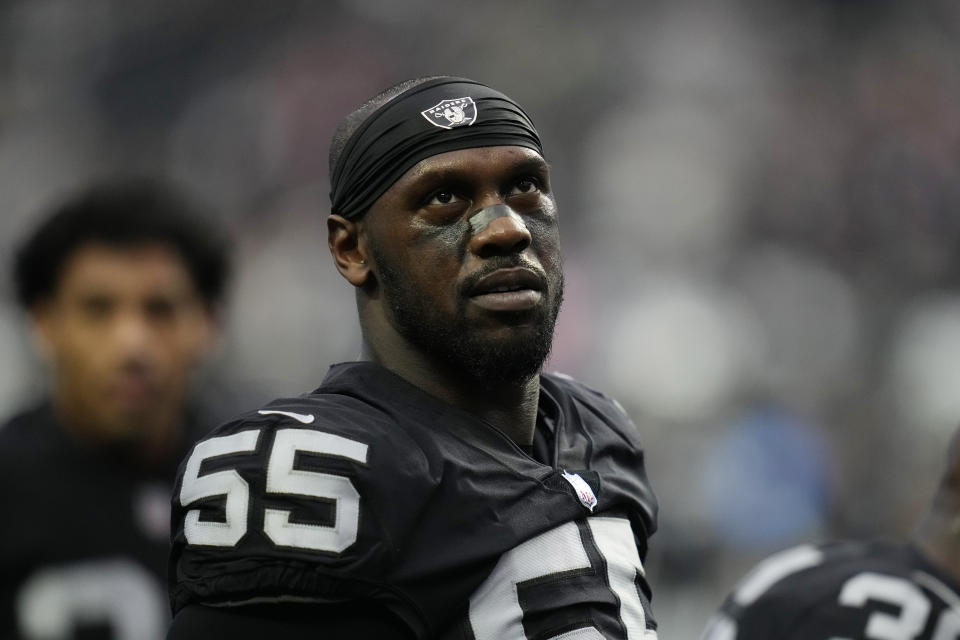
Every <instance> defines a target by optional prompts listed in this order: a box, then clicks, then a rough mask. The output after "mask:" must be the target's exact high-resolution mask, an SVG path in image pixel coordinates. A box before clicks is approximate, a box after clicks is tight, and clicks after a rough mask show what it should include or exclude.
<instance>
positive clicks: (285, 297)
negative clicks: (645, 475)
mask: <svg viewBox="0 0 960 640" xmlns="http://www.w3.org/2000/svg"><path fill="white" fill-rule="evenodd" d="M435 73H449V74H455V75H464V76H468V77H471V78H474V79H477V80H480V81H483V82H486V83H488V84H491V85H493V86H494V87H497V88H499V89H501V90H503V91H504V92H505V93H507V94H509V95H511V96H512V97H514V98H515V99H516V100H518V101H519V102H520V103H521V104H523V105H524V106H525V107H526V108H527V110H528V112H529V113H530V114H531V116H532V117H533V119H534V121H535V122H536V123H537V125H538V128H539V129H540V133H541V136H542V138H543V140H544V144H545V148H546V153H547V155H548V159H549V160H550V161H551V163H552V165H553V170H554V190H555V192H556V194H557V199H558V202H559V205H560V211H561V220H562V227H561V229H562V235H563V239H564V245H565V259H566V262H565V268H566V273H567V280H568V288H567V290H568V293H567V301H566V306H565V308H564V310H563V312H562V314H561V320H560V323H559V329H558V338H557V342H556V346H555V349H554V354H553V356H552V359H551V362H550V367H551V368H552V369H556V370H560V371H563V372H565V373H569V374H571V375H574V376H576V377H578V378H580V379H581V380H583V381H584V382H586V383H588V384H589V385H591V386H594V387H596V388H599V389H602V390H604V391H607V392H609V393H611V394H613V395H614V396H616V397H617V398H618V399H619V400H620V401H621V403H622V404H624V406H625V407H626V408H627V409H628V411H629V412H630V414H631V415H632V416H633V418H634V421H635V422H636V423H637V425H638V426H639V428H640V430H641V432H642V435H643V439H644V442H645V443H646V449H647V456H648V471H649V474H650V477H651V479H652V481H653V484H654V488H655V489H656V490H657V492H658V494H659V497H660V499H661V503H662V511H661V527H660V530H659V531H658V533H657V534H656V535H655V536H654V538H653V541H652V546H653V550H652V553H651V556H650V558H649V562H648V573H649V574H650V577H651V581H652V582H653V584H654V588H655V599H654V608H655V610H656V612H657V617H658V618H659V620H660V623H661V628H662V637H664V638H693V637H696V635H697V633H698V632H699V630H700V629H701V628H702V626H703V624H704V623H705V621H706V619H707V617H708V615H709V613H710V611H711V610H712V609H713V608H714V607H715V606H716V605H717V604H718V603H719V601H720V599H721V597H722V595H723V593H724V592H725V591H726V590H727V589H728V588H729V587H730V586H731V584H732V583H733V582H734V581H735V580H736V579H737V578H739V577H740V576H741V575H742V573H743V572H744V571H745V570H746V569H747V568H748V567H749V566H751V565H752V564H754V563H755V562H756V561H757V560H759V559H760V558H761V557H763V556H765V555H767V554H768V553H770V552H772V551H774V550H777V549H780V548H783V547H785V546H788V545H791V544H794V543H796V542H800V541H819V540H826V539H831V538H838V537H849V536H857V537H888V538H889V537H901V536H904V535H906V534H907V533H908V532H909V530H910V528H911V526H912V523H913V521H914V519H915V518H916V516H917V515H918V514H919V512H920V511H921V510H922V509H923V507H924V506H925V504H926V502H927V500H928V498H929V496H930V495H931V493H932V490H933V487H934V483H935V481H936V478H937V475H938V472H939V469H940V467H941V464H942V459H943V453H944V450H945V447H946V444H947V442H948V439H949V437H950V434H951V433H952V431H953V429H954V428H955V427H956V425H957V424H960V389H958V388H957V379H958V378H957V375H956V368H957V367H958V363H960V242H958V241H960V180H958V175H960V173H958V170H960V116H958V114H960V4H958V3H956V2H953V1H951V0H928V1H926V2H922V3H920V2H917V3H915V2H908V1H906V0H904V1H902V2H894V1H892V0H887V1H884V0H859V1H858V0H818V1H817V0H806V1H803V2H801V1H799V0H792V1H790V0H776V1H772V0H722V1H721V0H713V1H710V2H707V1H702V2H693V1H683V0H674V1H670V2H667V1H650V2H633V3H630V2H613V1H603V0H598V1H596V2H579V1H576V0H553V1H546V0H541V1H532V2H516V1H508V0H488V1H483V2H473V3H469V2H446V3H441V2H428V1H425V0H407V1H406V2H395V1H393V0H350V1H347V0H344V1H342V2H333V1H330V2H322V1H314V2H307V1H301V2H293V1H280V2H278V1H276V0H244V1H243V2H228V1H219V0H218V1H213V0H190V1H188V2H181V1H176V2H171V1H159V0H122V1H121V0H112V1H111V0H85V1H84V2H74V1H72V0H24V1H19V2H18V1H7V2H4V3H2V4H0V210H2V215H0V258H2V262H3V265H4V267H7V266H8V265H9V263H10V258H11V255H12V251H13V248H14V247H15V246H16V243H17V242H18V241H19V240H20V239H21V238H22V237H23V235H24V234H25V233H26V232H27V231H28V230H29V229H30V228H31V227H32V225H33V224H34V223H35V222H36V220H37V217H38V215H39V214H40V213H42V212H43V211H44V210H45V209H46V208H47V207H49V206H50V205H52V204H54V203H56V202H58V201H59V199H60V198H62V197H63V196H65V195H66V194H68V193H70V192H72V191H73V190H75V189H76V188H78V187H80V186H82V185H83V184H85V183H86V182H88V181H89V180H91V179H95V178H100V177H104V176H107V175H112V174H116V173H121V174H129V173H139V174H150V175H160V176H165V177H168V178H170V179H172V180H175V181H176V182H177V183H178V184H180V185H181V186H182V187H184V188H186V189H187V190H188V191H189V192H191V193H192V194H194V195H196V196H198V197H200V198H202V199H203V200H204V201H206V203H207V204H208V205H209V206H210V207H211V209H212V210H214V211H216V212H217V214H218V215H219V216H220V218H221V219H222V220H223V221H224V223H225V224H226V225H227V226H228V227H229V229H230V231H231V233H232V234H233V237H234V239H235V247H236V263H237V269H238V272H237V276H236V278H235V281H234V283H233V287H232V293H231V296H230V303H229V307H228V309H227V314H226V316H225V322H226V329H227V332H226V337H225V339H224V341H223V344H222V347H221V349H220V353H219V356H218V357H217V359H216V360H215V362H214V364H213V366H212V367H210V369H209V370H208V371H206V372H205V373H204V376H205V378H206V383H205V388H206V390H207V393H208V395H209V396H210V397H213V398H216V399H217V401H218V402H220V403H222V404H223V405H224V406H226V407H227V409H228V412H229V413H236V412H239V411H240V410H246V409H249V408H253V407H255V406H256V405H257V404H259V403H260V402H262V401H264V400H266V399H267V398H269V397H272V396H274V395H277V394H286V395H289V394H296V393H300V392H304V391H308V390H310V389H312V388H313V387H314V386H316V385H317V384H318V383H319V381H320V379H321V378H322V376H323V374H324V372H325V371H326V368H327V366H328V364H330V363H332V362H336V361H342V360H350V359H353V358H355V357H356V356H357V354H358V352H359V330H358V327H357V325H356V321H355V308H354V303H353V295H352V292H351V290H350V287H349V286H348V285H347V284H346V283H345V282H344V281H342V280H341V279H340V277H339V276H338V275H337V274H336V272H335V270H334V269H333V268H332V266H331V264H330V258H329V254H328V252H327V248H326V234H325V222H324V218H325V216H326V213H327V209H328V205H329V201H328V195H327V194H328V190H329V188H328V182H327V144H328V141H329V137H330V134H331V133H332V131H333V129H334V127H335V126H336V124H337V122H338V121H339V119H340V118H342V117H343V116H344V115H345V114H346V113H347V112H348V111H350V110H351V109H352V108H353V107H354V106H356V105H357V104H359V103H360V102H362V101H363V100H365V99H366V98H368V97H370V96H371V95H373V94H374V93H376V92H378V91H379V90H380V89H382V88H384V87H386V86H388V85H391V84H393V83H395V82H397V81H399V80H402V79H405V78H408V77H415V76H420V75H428V74H435ZM0 293H2V294H3V296H2V302H0V358H2V361H3V362H4V366H3V367H2V368H0V409H2V410H3V413H6V414H9V413H12V412H13V411H14V410H15V409H18V408H20V407H22V406H24V405H25V404H26V403H27V402H29V401H30V400H31V399H32V398H35V397H37V396H39V395H40V393H41V392H42V387H41V385H42V380H43V376H42V375H41V371H40V370H39V364H38V363H37V361H36V360H35V358H34V357H33V356H32V355H31V351H30V347H29V342H28V339H29V336H28V334H27V331H26V324H25V319H24V318H23V316H22V315H21V312H20V311H18V310H17V308H16V307H15V306H14V303H13V297H12V291H11V287H10V284H9V281H8V279H4V280H3V284H2V285H0Z"/></svg>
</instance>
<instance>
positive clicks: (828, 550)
mask: <svg viewBox="0 0 960 640" xmlns="http://www.w3.org/2000/svg"><path fill="white" fill-rule="evenodd" d="M904 550H905V547H904V545H902V544H897V543H893V542H886V541H881V540H870V541H865V540H846V541H834V542H827V543H823V544H819V545H809V544H807V545H800V546H796V547H793V548H790V549H787V550H785V551H780V552H778V553H775V554H773V555H771V556H769V557H767V558H766V559H764V560H763V561H762V562H760V564H758V565H757V566H756V567H755V568H754V569H753V570H751V571H750V573H748V574H747V576H746V577H745V578H744V579H743V581H742V582H741V583H740V584H739V585H738V587H737V588H736V590H735V591H734V597H735V598H736V599H738V600H739V601H740V602H741V603H750V602H753V601H755V600H758V599H763V598H766V599H773V598H777V597H782V596H784V595H786V597H788V598H790V599H791V600H793V599H794V597H795V593H796V592H797V590H802V591H803V592H804V593H806V594H810V595H811V596H814V595H816V594H819V593H823V592H830V593H832V592H834V591H837V590H839V588H840V586H841V585H842V584H843V582H844V581H845V580H847V579H848V578H850V577H851V576H853V575H856V574H858V573H861V572H864V571H879V572H886V573H903V572H906V571H908V570H909V568H908V567H907V566H906V564H905V563H906V558H907V556H906V555H905V553H904Z"/></svg>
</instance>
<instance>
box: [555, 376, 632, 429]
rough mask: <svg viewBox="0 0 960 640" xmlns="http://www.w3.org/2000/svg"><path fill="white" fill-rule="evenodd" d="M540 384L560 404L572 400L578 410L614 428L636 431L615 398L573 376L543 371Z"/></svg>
mask: <svg viewBox="0 0 960 640" xmlns="http://www.w3.org/2000/svg"><path fill="white" fill-rule="evenodd" d="M540 384H541V387H542V388H543V389H544V390H546V391H547V393H549V394H550V395H551V396H553V397H554V399H555V400H557V401H558V402H560V403H561V404H564V403H565V402H567V401H570V402H573V403H575V404H576V405H577V408H578V409H579V410H580V411H583V410H586V411H587V412H588V413H590V414H593V415H594V416H596V417H597V418H599V419H600V420H602V421H603V422H604V423H606V424H608V425H610V426H612V427H614V428H615V429H618V430H619V429H626V430H627V431H629V432H630V433H634V432H636V426H634V424H633V421H632V420H631V419H630V416H629V414H628V413H627V411H626V409H624V408H623V405H621V404H620V403H619V402H617V400H616V399H615V398H613V397H611V396H609V395H607V394H606V393H604V392H602V391H599V390H597V389H595V388H593V387H592V386H589V385H587V384H584V383H583V382H581V381H579V380H577V379H576V378H574V377H573V376H570V375H567V374H565V373H560V372H557V371H552V372H544V373H543V374H541V376H540Z"/></svg>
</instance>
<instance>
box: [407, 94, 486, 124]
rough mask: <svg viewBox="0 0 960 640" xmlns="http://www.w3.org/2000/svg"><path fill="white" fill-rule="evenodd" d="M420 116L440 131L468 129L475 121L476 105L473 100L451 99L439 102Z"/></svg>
mask: <svg viewBox="0 0 960 640" xmlns="http://www.w3.org/2000/svg"><path fill="white" fill-rule="evenodd" d="M420 115H422V116H423V117H424V118H426V119H427V122H429V123H430V124H432V125H434V126H437V127H440V128H441V129H453V128H454V127H469V126H470V125H472V124H473V123H474V122H476V121H477V105H476V104H475V103H474V102H473V98H453V99H451V100H444V101H443V102H439V103H437V104H435V105H433V106H432V107H430V108H429V109H427V110H426V111H421V112H420Z"/></svg>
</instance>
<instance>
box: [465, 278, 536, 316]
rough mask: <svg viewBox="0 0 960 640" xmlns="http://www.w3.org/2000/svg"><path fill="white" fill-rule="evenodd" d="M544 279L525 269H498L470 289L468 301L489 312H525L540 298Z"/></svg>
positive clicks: (534, 305)
mask: <svg viewBox="0 0 960 640" xmlns="http://www.w3.org/2000/svg"><path fill="white" fill-rule="evenodd" d="M544 288H545V286H544V279H543V278H542V277H541V276H539V275H537V274H536V273H535V272H533V271H531V270H530V269H526V268H524V267H513V268H509V269H498V270H497V271H494V272H493V273H491V274H490V275H487V276H484V277H483V278H481V279H480V280H479V281H478V282H477V283H476V284H475V285H474V286H473V287H471V289H470V299H471V300H472V301H473V302H474V303H475V304H477V305H478V306H480V307H483V308H484V309H488V310H490V311H525V310H528V309H533V308H534V307H536V306H537V305H538V304H540V301H541V300H542V299H543V290H544Z"/></svg>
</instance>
